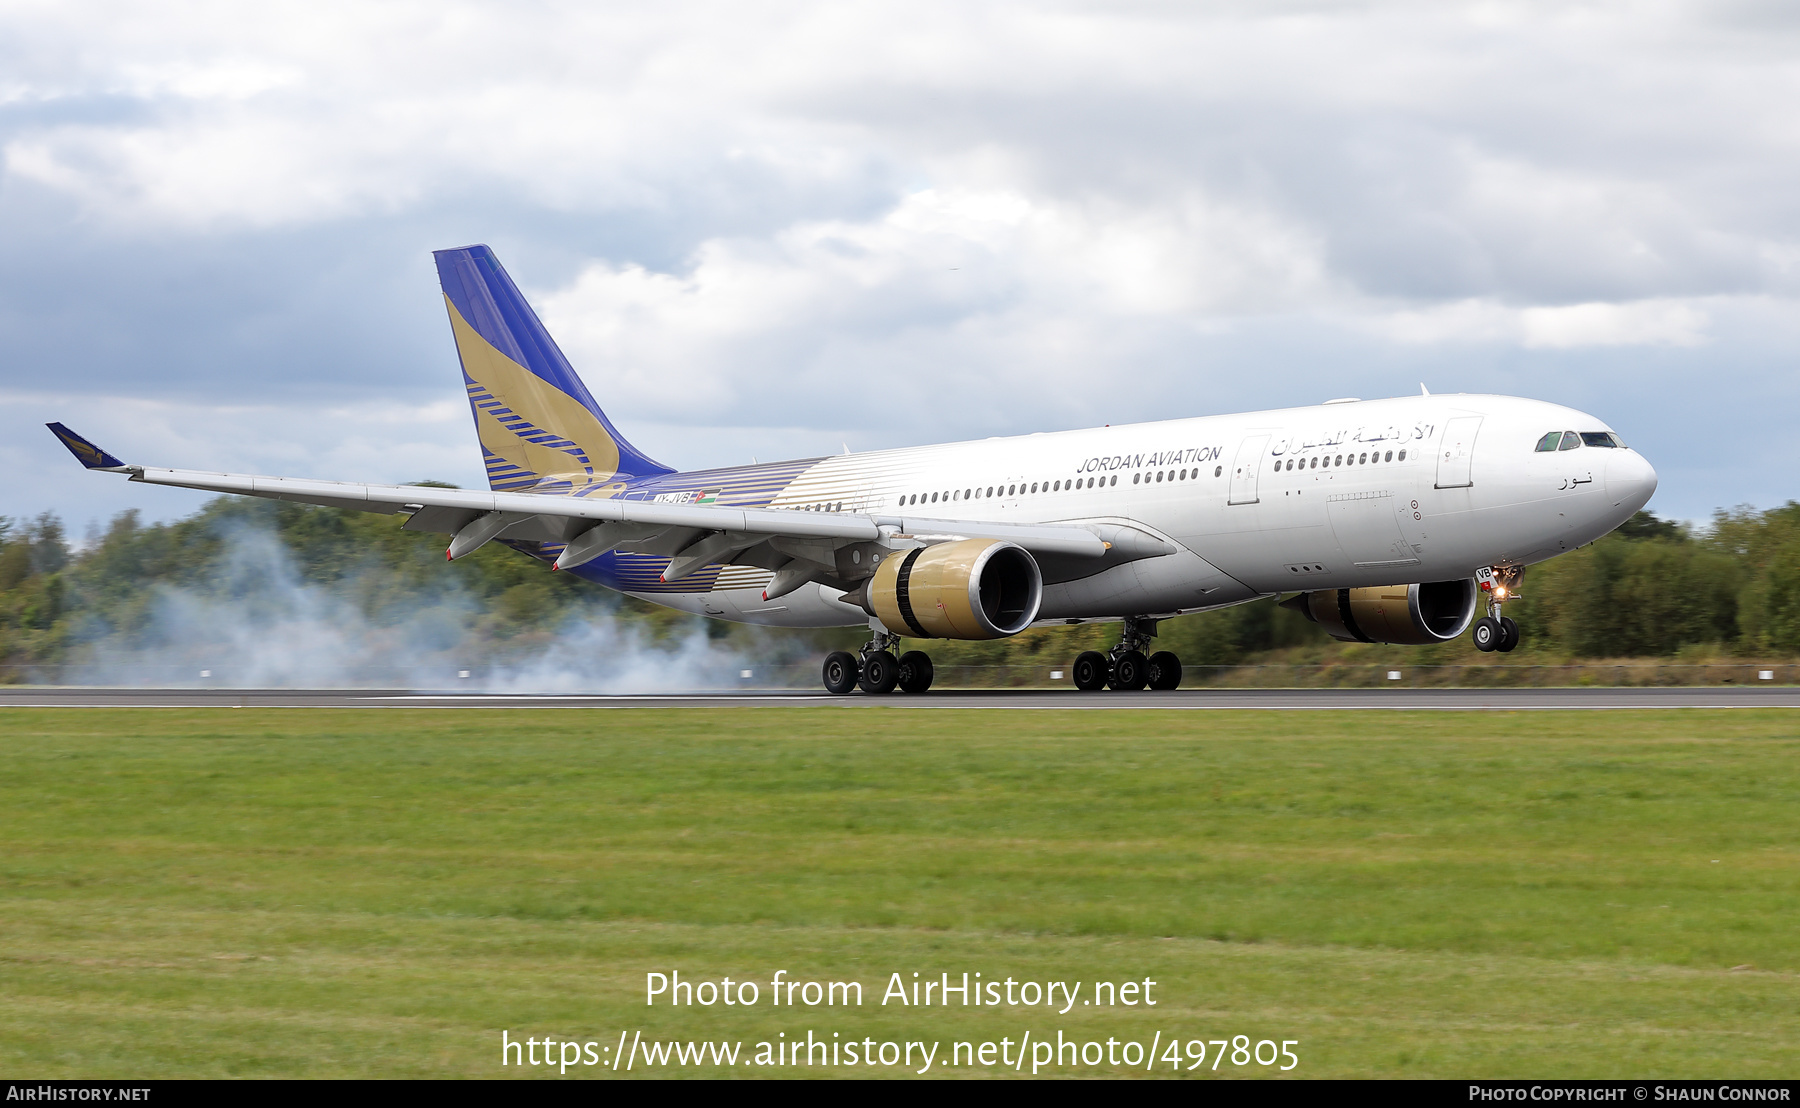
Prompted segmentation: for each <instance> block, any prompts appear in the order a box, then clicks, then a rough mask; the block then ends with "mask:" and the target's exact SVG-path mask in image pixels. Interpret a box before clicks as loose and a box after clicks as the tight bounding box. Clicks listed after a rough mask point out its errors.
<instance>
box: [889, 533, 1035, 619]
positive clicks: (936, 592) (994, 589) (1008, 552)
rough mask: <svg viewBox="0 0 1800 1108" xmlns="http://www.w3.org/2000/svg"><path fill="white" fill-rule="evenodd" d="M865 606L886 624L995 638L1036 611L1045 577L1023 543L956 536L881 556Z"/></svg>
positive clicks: (1033, 614) (1033, 617) (1032, 615)
mask: <svg viewBox="0 0 1800 1108" xmlns="http://www.w3.org/2000/svg"><path fill="white" fill-rule="evenodd" d="M867 595H868V606H869V607H870V608H871V609H873V610H874V613H875V615H876V616H877V617H878V618H879V619H880V620H881V622H882V623H883V624H885V625H886V626H887V628H888V630H890V631H893V632H895V633H896V634H901V635H907V634H910V635H916V636H918V637H919V638H926V639H998V638H1004V637H1005V636H1007V635H1016V634H1018V633H1019V632H1020V631H1023V630H1025V628H1027V627H1030V626H1031V621H1032V620H1034V619H1036V618H1037V613H1038V605H1039V604H1040V603H1041V602H1042V601H1043V598H1044V578H1043V575H1042V574H1041V573H1039V572H1038V565H1037V561H1036V560H1035V559H1033V558H1032V556H1031V555H1030V553H1028V552H1027V551H1026V550H1025V549H1024V548H1023V547H1020V546H1015V545H1014V544H1012V543H1010V542H1002V541H1000V540H998V539H961V540H959V541H957V542H946V543H939V544H937V545H935V546H924V547H919V548H917V549H915V550H907V551H899V552H895V553H893V554H889V555H887V556H886V557H884V558H882V560H881V564H880V565H879V566H878V567H876V570H875V576H874V577H873V578H871V579H870V581H869V584H868V594H867Z"/></svg>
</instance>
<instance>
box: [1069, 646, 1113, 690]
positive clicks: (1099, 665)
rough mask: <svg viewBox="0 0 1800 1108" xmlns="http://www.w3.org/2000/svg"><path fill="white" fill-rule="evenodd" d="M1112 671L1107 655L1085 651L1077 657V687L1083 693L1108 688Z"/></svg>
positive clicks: (1094, 651)
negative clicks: (1107, 680)
mask: <svg viewBox="0 0 1800 1108" xmlns="http://www.w3.org/2000/svg"><path fill="white" fill-rule="evenodd" d="M1110 670H1111V667H1110V666H1108V665H1107V663H1106V655H1104V654H1102V653H1100V652H1099V651H1098V650H1084V651H1082V652H1081V653H1080V654H1077V655H1076V656H1075V687H1076V688H1078V689H1080V690H1081V691H1082V692H1098V691H1100V690H1101V689H1104V688H1105V687H1106V679H1107V677H1108V676H1109V675H1110V673H1109V671H1110Z"/></svg>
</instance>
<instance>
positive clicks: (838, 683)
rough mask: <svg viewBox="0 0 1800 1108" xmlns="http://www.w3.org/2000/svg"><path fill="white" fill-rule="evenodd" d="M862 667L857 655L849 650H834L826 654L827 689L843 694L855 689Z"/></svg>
mask: <svg viewBox="0 0 1800 1108" xmlns="http://www.w3.org/2000/svg"><path fill="white" fill-rule="evenodd" d="M860 668H861V667H859V666H858V665H857V664H856V655H854V654H851V653H850V652H848V651H844V650H833V651H832V652H831V653H829V654H827V655H825V691H826V692H828V693H837V694H839V695H842V694H843V693H847V692H849V691H850V690H851V689H854V688H855V687H856V679H857V678H858V677H859V676H861V674H860V673H859V672H858V671H859V670H860Z"/></svg>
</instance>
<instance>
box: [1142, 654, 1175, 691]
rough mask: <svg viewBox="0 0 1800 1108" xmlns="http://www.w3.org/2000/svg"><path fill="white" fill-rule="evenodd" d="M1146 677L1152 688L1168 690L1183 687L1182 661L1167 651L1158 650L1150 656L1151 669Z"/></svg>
mask: <svg viewBox="0 0 1800 1108" xmlns="http://www.w3.org/2000/svg"><path fill="white" fill-rule="evenodd" d="M1146 676H1147V677H1148V678H1149V681H1150V687H1151V688H1153V689H1159V690H1166V689H1176V688H1180V687H1181V659H1180V658H1177V657H1176V656H1175V655H1174V654H1173V653H1171V652H1169V651H1167V650H1158V651H1157V652H1156V653H1154V654H1152V655H1150V668H1149V671H1148V672H1147V674H1146Z"/></svg>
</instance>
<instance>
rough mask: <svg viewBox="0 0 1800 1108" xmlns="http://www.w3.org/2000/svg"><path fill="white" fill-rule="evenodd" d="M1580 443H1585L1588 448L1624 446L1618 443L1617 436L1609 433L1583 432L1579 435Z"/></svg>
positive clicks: (1622, 443) (1620, 442)
mask: <svg viewBox="0 0 1800 1108" xmlns="http://www.w3.org/2000/svg"><path fill="white" fill-rule="evenodd" d="M1581 441H1582V442H1585V443H1587V444H1588V445H1589V446H1609V447H1620V446H1624V445H1625V444H1624V442H1622V441H1620V439H1619V436H1617V435H1615V434H1613V433H1612V432H1611V431H1583V432H1582V433H1581Z"/></svg>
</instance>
